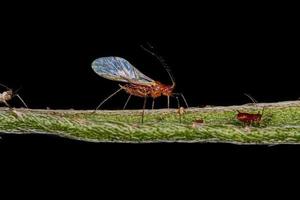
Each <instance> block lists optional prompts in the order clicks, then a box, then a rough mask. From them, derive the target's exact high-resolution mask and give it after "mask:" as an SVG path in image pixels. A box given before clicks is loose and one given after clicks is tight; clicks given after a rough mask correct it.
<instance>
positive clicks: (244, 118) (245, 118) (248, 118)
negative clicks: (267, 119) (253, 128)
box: [236, 113, 261, 123]
mask: <svg viewBox="0 0 300 200" xmlns="http://www.w3.org/2000/svg"><path fill="white" fill-rule="evenodd" d="M236 118H237V119H238V120H239V121H241V122H244V123H253V122H260V120H261V114H250V113H238V114H237V117H236Z"/></svg>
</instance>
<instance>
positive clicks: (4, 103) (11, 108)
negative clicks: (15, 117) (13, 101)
mask: <svg viewBox="0 0 300 200" xmlns="http://www.w3.org/2000/svg"><path fill="white" fill-rule="evenodd" d="M2 102H3V103H4V104H5V105H6V106H7V107H9V109H12V107H11V106H10V105H9V104H8V103H7V102H6V101H5V100H4V101H2Z"/></svg>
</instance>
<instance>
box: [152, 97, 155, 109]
mask: <svg viewBox="0 0 300 200" xmlns="http://www.w3.org/2000/svg"><path fill="white" fill-rule="evenodd" d="M154 104H155V99H154V98H153V99H152V110H153V109H154Z"/></svg>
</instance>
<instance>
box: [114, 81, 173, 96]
mask: <svg viewBox="0 0 300 200" xmlns="http://www.w3.org/2000/svg"><path fill="white" fill-rule="evenodd" d="M120 87H121V88H123V89H124V90H125V91H126V92H127V93H128V94H131V95H134V96H138V97H152V98H153V99H155V98H157V97H160V96H172V93H173V90H174V85H165V84H162V83H160V82H158V81H155V83H154V84H153V85H139V84H133V83H130V84H126V85H120Z"/></svg>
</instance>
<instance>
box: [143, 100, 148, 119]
mask: <svg viewBox="0 0 300 200" xmlns="http://www.w3.org/2000/svg"><path fill="white" fill-rule="evenodd" d="M146 103H147V97H145V99H144V105H143V112H142V123H144V115H145V108H146Z"/></svg>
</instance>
